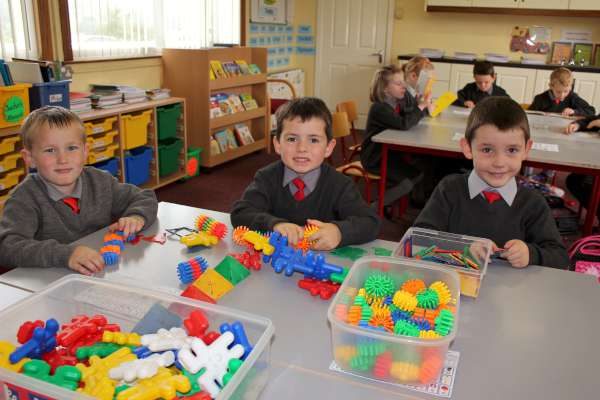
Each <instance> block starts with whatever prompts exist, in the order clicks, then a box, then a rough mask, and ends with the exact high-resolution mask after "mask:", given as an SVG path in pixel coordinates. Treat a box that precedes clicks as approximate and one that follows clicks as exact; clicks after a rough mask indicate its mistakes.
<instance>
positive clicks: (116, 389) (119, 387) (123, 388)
mask: <svg viewBox="0 0 600 400" xmlns="http://www.w3.org/2000/svg"><path fill="white" fill-rule="evenodd" d="M130 387H131V386H129V385H120V386H117V387H116V388H115V395H114V398H115V399H116V398H117V395H118V394H119V393H121V392H122V391H124V390H127V389H129V388H130Z"/></svg>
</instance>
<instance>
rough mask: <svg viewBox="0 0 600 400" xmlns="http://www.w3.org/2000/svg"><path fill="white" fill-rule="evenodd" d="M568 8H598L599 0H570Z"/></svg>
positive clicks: (599, 6)
mask: <svg viewBox="0 0 600 400" xmlns="http://www.w3.org/2000/svg"><path fill="white" fill-rule="evenodd" d="M569 8H570V9H571V10H600V1H598V0H570V1H569Z"/></svg>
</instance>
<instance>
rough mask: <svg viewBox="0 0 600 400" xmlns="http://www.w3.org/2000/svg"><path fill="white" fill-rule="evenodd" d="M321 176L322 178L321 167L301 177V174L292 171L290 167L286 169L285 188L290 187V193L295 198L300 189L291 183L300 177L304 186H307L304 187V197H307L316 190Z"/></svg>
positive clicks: (284, 172)
mask: <svg viewBox="0 0 600 400" xmlns="http://www.w3.org/2000/svg"><path fill="white" fill-rule="evenodd" d="M320 176H321V166H320V165H319V167H318V168H315V169H313V170H312V171H309V172H307V173H306V174H304V175H300V174H298V173H296V172H294V171H292V170H291V169H289V168H288V167H284V170H283V187H286V186H288V185H289V188H290V192H291V193H292V196H293V195H294V194H296V192H297V191H298V188H297V187H296V185H294V184H291V182H292V181H293V180H294V179H296V178H298V177H299V178H302V180H303V181H304V185H305V186H304V196H305V197H306V196H308V195H309V194H310V193H312V192H313V191H314V190H315V188H316V187H317V182H318V181H319V177H320Z"/></svg>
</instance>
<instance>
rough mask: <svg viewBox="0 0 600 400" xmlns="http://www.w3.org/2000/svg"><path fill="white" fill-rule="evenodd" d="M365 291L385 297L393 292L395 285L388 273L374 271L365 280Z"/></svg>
mask: <svg viewBox="0 0 600 400" xmlns="http://www.w3.org/2000/svg"><path fill="white" fill-rule="evenodd" d="M365 291H366V292H367V294H369V295H371V296H375V297H386V296H391V295H393V294H394V292H395V291H396V285H395V284H394V280H393V279H392V278H391V277H390V276H389V275H387V274H380V273H374V274H371V275H369V277H368V278H367V279H366V280H365Z"/></svg>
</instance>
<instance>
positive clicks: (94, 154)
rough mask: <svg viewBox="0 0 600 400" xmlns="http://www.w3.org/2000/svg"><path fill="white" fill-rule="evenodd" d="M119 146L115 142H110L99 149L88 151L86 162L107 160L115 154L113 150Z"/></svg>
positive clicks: (92, 162)
mask: <svg viewBox="0 0 600 400" xmlns="http://www.w3.org/2000/svg"><path fill="white" fill-rule="evenodd" d="M118 148H119V145H117V144H111V145H110V146H106V148H104V149H101V150H95V151H90V153H89V155H88V164H94V163H97V162H99V161H103V160H107V159H109V158H111V157H114V156H115V151H117V149H118Z"/></svg>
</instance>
